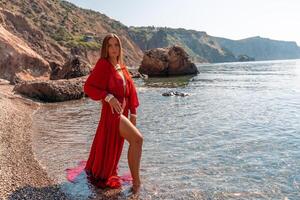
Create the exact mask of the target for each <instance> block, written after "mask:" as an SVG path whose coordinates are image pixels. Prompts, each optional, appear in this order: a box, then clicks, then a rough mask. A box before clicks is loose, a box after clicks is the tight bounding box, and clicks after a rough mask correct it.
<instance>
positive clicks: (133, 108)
mask: <svg viewBox="0 0 300 200" xmlns="http://www.w3.org/2000/svg"><path fill="white" fill-rule="evenodd" d="M129 87H130V88H129V89H130V90H129V92H130V93H129V94H130V95H129V110H130V121H131V122H132V123H133V124H134V125H136V118H137V107H138V106H139V104H140V103H139V99H138V95H137V92H136V87H135V84H134V82H133V80H132V79H131V80H130V85H129Z"/></svg>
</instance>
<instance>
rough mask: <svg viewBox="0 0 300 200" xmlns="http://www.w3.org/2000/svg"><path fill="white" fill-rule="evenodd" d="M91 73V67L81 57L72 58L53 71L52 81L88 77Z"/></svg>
mask: <svg viewBox="0 0 300 200" xmlns="http://www.w3.org/2000/svg"><path fill="white" fill-rule="evenodd" d="M90 71H91V65H90V64H89V63H88V62H87V61H85V60H83V59H82V58H81V57H79V56H71V57H70V58H69V60H68V61H67V62H66V63H65V64H64V65H63V66H62V67H60V66H56V67H55V68H53V69H52V73H51V77H50V79H51V80H58V79H70V78H76V77H81V76H86V75H88V74H89V73H90Z"/></svg>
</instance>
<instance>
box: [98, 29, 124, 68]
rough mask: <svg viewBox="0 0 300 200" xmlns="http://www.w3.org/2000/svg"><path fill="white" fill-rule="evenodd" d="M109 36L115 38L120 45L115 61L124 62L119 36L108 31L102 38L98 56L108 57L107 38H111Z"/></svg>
mask: <svg viewBox="0 0 300 200" xmlns="http://www.w3.org/2000/svg"><path fill="white" fill-rule="evenodd" d="M111 38H116V39H117V41H118V43H119V46H120V48H119V49H120V50H119V56H118V57H117V61H118V62H119V63H120V64H121V65H123V64H124V61H123V48H122V44H121V40H120V38H119V37H118V36H117V35H116V34H114V33H110V34H108V35H106V36H105V38H104V39H103V42H102V47H101V55H100V57H101V58H105V59H108V56H109V55H108V40H109V39H111Z"/></svg>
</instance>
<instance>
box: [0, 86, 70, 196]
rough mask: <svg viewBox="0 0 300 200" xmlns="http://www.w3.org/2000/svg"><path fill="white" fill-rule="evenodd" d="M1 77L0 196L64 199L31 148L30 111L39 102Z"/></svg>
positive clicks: (38, 104)
mask: <svg viewBox="0 0 300 200" xmlns="http://www.w3.org/2000/svg"><path fill="white" fill-rule="evenodd" d="M13 87H14V86H13V85H9V84H8V83H6V82H3V81H0V199H67V198H66V196H65V195H64V194H63V193H62V192H60V190H59V186H58V185H56V184H55V182H54V181H53V180H51V178H50V177H48V176H47V174H46V172H45V170H44V169H43V168H42V167H41V166H40V165H39V163H38V161H37V160H36V159H35V157H34V154H33V151H32V141H31V134H32V131H33V129H32V123H33V121H32V115H33V114H34V112H35V111H36V110H37V109H38V108H39V107H40V103H39V102H37V101H33V100H30V99H26V98H23V97H22V96H20V95H18V94H14V92H13Z"/></svg>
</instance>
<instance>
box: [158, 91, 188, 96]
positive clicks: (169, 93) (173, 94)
mask: <svg viewBox="0 0 300 200" xmlns="http://www.w3.org/2000/svg"><path fill="white" fill-rule="evenodd" d="M162 95H163V96H181V97H185V96H189V94H187V93H183V92H178V91H175V92H173V91H169V92H164V93H163V94H162Z"/></svg>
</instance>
